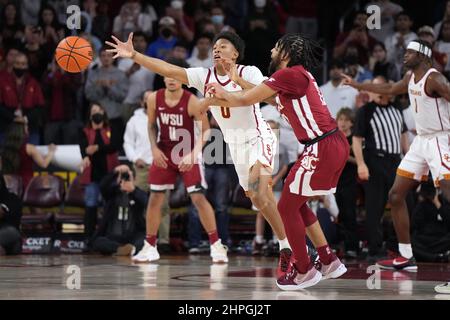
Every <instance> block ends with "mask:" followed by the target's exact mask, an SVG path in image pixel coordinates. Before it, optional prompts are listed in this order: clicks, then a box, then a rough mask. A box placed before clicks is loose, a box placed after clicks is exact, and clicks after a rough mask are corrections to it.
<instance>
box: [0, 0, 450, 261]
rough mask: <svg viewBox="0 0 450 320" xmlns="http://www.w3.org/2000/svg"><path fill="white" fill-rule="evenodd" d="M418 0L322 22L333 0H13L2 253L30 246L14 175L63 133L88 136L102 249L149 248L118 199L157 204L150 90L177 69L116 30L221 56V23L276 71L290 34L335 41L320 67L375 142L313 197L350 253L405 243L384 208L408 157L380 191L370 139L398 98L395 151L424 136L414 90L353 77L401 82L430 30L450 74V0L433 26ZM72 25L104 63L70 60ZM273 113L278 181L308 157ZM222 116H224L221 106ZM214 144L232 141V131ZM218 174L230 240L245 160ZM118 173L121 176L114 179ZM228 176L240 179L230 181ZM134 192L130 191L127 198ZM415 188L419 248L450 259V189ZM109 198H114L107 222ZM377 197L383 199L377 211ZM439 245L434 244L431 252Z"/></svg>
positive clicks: (7, 22)
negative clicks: (61, 48) (381, 114)
mask: <svg viewBox="0 0 450 320" xmlns="http://www.w3.org/2000/svg"><path fill="white" fill-rule="evenodd" d="M409 2H414V1H398V3H397V1H390V0H375V1H356V0H355V1H343V2H342V3H343V4H342V8H340V9H339V10H340V11H337V12H336V16H337V17H336V18H335V20H333V21H332V22H327V23H323V24H321V23H320V21H321V20H320V19H319V18H318V17H319V15H320V14H322V13H323V11H324V10H326V9H327V8H325V7H326V6H327V5H328V2H327V1H321V0H302V1H298V0H246V1H241V0H239V1H238V0H236V1H233V0H229V1H214V0H185V1H182V0H160V1H150V0H142V1H140V0H124V1H118V0H33V1H27V0H16V1H5V0H0V145H1V158H2V171H1V173H2V177H0V254H2V253H5V252H6V253H17V252H20V249H18V247H17V235H18V233H17V232H18V231H19V230H20V217H19V218H17V216H15V217H11V215H12V212H17V214H19V212H20V210H21V208H20V207H19V206H18V205H17V204H15V205H12V204H11V203H12V202H15V201H14V199H13V197H14V196H13V195H11V194H10V193H8V192H6V191H4V190H5V182H4V181H3V175H8V174H15V175H19V176H21V177H22V180H23V184H24V188H25V189H26V187H27V185H28V183H29V181H30V180H31V178H32V176H33V170H34V171H36V169H37V168H38V167H40V168H42V169H45V168H47V167H48V166H49V164H50V162H51V160H52V157H53V155H54V153H55V152H56V150H57V146H58V145H79V146H80V150H81V156H82V159H83V161H82V164H81V166H82V167H83V169H84V170H83V174H82V175H81V176H80V181H81V182H82V183H83V184H84V185H86V190H85V201H84V203H85V212H86V213H85V217H84V226H85V234H86V236H87V237H88V238H89V239H90V247H91V248H94V249H95V250H96V251H99V252H102V253H114V252H116V251H121V252H123V251H124V250H125V249H127V248H129V247H124V245H126V244H133V245H134V246H135V247H139V244H138V242H139V241H141V240H142V234H143V233H142V232H143V231H142V226H143V223H144V222H143V221H141V220H140V219H141V218H142V216H139V215H138V214H137V215H136V216H135V218H133V221H132V222H130V224H129V225H128V226H127V228H126V230H125V231H123V230H122V229H121V230H122V231H123V232H124V234H122V235H121V236H118V235H117V233H118V232H119V233H120V232H122V231H118V229H117V226H118V225H119V224H118V223H116V222H117V221H115V220H114V218H111V217H113V215H111V212H110V210H118V209H117V208H123V207H130V206H131V205H130V203H131V202H133V203H136V204H135V205H134V204H133V209H132V211H133V215H134V213H135V212H136V210H141V211H144V209H143V208H145V207H146V204H145V203H142V201H144V200H142V199H143V198H145V197H146V195H147V194H148V192H149V190H148V184H147V183H146V180H147V174H148V167H149V165H150V164H151V162H152V155H151V150H150V146H149V141H148V136H147V128H146V123H147V116H146V111H145V108H146V105H145V96H146V94H148V93H149V92H152V91H155V90H158V89H160V88H162V87H164V82H163V79H162V78H161V77H160V76H158V75H155V74H154V73H153V72H151V71H149V70H147V69H145V68H143V67H142V66H140V65H138V64H136V63H133V61H132V60H130V59H118V60H114V59H113V55H112V54H111V53H109V52H107V51H106V49H108V47H107V46H105V44H104V42H105V41H106V40H109V39H110V36H111V34H112V35H115V36H116V37H117V38H119V39H121V40H126V39H127V38H128V36H129V34H130V33H131V32H133V33H134V37H133V45H134V48H135V50H137V51H138V52H141V53H145V54H146V55H149V56H152V57H156V58H159V59H163V60H167V59H181V60H183V63H184V65H185V67H212V66H213V60H212V50H211V49H212V45H213V43H212V41H213V38H214V35H216V34H217V33H219V32H221V31H233V32H236V33H238V34H239V35H240V36H241V37H242V38H243V39H244V40H245V43H246V51H245V58H244V61H242V64H248V65H255V66H257V67H258V68H259V69H260V70H261V71H262V72H263V74H267V69H268V65H269V62H270V49H271V48H272V47H273V46H274V44H275V42H276V40H277V39H278V38H279V37H280V35H283V34H284V33H286V32H300V33H302V34H304V35H307V36H309V37H311V38H313V39H317V40H318V41H321V43H322V44H323V46H324V49H325V50H324V51H325V53H326V54H325V56H326V57H327V60H325V59H324V64H323V67H324V68H326V70H327V71H328V72H327V76H326V77H324V78H322V79H321V78H320V77H318V79H319V83H321V84H322V85H321V87H320V88H321V91H322V93H323V96H324V99H325V101H326V103H327V105H328V107H329V110H330V113H331V114H332V116H333V117H335V118H336V120H337V123H338V126H339V129H340V130H342V131H343V132H344V133H345V134H346V136H347V137H348V141H349V143H350V144H353V149H354V150H355V145H354V142H355V141H357V143H358V146H359V149H358V146H356V150H359V151H361V152H358V154H353V152H352V154H351V155H349V160H348V164H347V166H346V168H345V170H344V173H343V174H342V177H341V180H340V182H339V186H338V190H337V193H336V194H335V196H333V197H317V199H314V200H313V201H311V203H310V206H311V207H312V208H313V211H314V212H316V213H317V215H318V217H319V220H320V221H321V224H322V227H323V229H324V231H325V233H326V235H327V237H328V240H329V242H330V243H332V244H333V246H334V248H338V249H340V250H341V251H342V253H343V254H344V255H345V256H347V257H351V258H356V257H358V256H359V257H361V256H363V257H365V255H364V254H363V253H365V251H368V256H367V258H373V259H375V257H377V256H378V255H383V254H386V253H387V251H386V250H387V249H391V248H395V247H396V246H395V245H393V246H389V244H385V240H386V239H387V238H388V237H389V235H388V233H389V230H390V229H389V228H384V229H382V226H384V224H382V221H384V220H386V221H389V218H388V216H389V215H388V214H386V212H387V213H388V208H389V204H388V203H387V204H386V201H387V192H388V191H389V188H390V185H391V184H392V180H393V177H394V175H395V170H388V171H387V176H386V177H385V179H384V180H383V181H382V182H380V183H383V188H381V189H380V190H379V193H380V197H379V199H371V198H370V196H368V194H367V192H368V191H370V190H374V189H373V188H374V186H375V187H376V186H377V184H376V183H377V182H375V181H374V179H375V178H376V177H377V174H376V173H375V172H376V170H379V169H380V168H375V167H374V164H373V162H374V159H373V158H370V157H371V155H370V152H369V151H370V146H371V143H370V142H369V140H370V139H371V138H370V135H371V134H373V133H370V130H369V128H368V127H367V126H368V125H367V121H369V120H368V117H371V116H372V114H373V112H374V111H373V110H375V109H376V108H377V107H386V108H392V109H393V110H394V109H395V110H398V114H399V119H400V120H399V121H400V122H401V123H402V129H401V132H398V134H397V133H394V132H393V137H392V138H393V139H398V141H399V142H398V146H399V148H398V149H397V150H395V151H394V150H391V151H386V153H388V154H395V157H396V158H395V161H397V160H398V159H400V157H401V156H402V154H404V152H405V150H407V147H408V145H409V143H410V142H411V140H412V139H413V137H414V135H415V128H414V121H413V120H412V117H411V110H410V106H409V100H408V97H407V96H398V97H377V96H375V95H373V94H371V93H370V92H358V91H357V90H355V89H353V88H351V87H349V86H344V85H342V84H341V73H346V74H348V75H350V76H351V77H353V78H354V79H355V80H356V81H358V82H364V81H375V82H376V81H379V82H386V81H398V80H399V79H401V78H402V77H403V75H404V74H405V70H404V67H403V55H404V53H405V50H406V47H407V45H408V42H409V41H411V40H414V39H422V40H426V41H428V42H430V44H432V46H433V56H432V57H433V67H435V68H436V69H438V70H439V71H441V72H443V73H444V74H445V75H450V1H445V0H436V1H434V2H433V3H434V4H435V5H436V7H439V8H442V10H441V11H440V12H439V13H436V14H435V15H433V17H429V18H428V20H427V24H423V25H419V24H418V23H417V22H416V20H420V21H423V20H424V19H423V18H420V19H419V17H418V16H417V11H414V12H413V13H412V12H410V11H408V10H407V9H408V8H411V6H412V5H411V3H409ZM371 4H375V5H378V6H380V9H381V17H382V19H381V29H375V30H369V29H368V28H367V23H366V22H367V19H368V17H369V15H368V14H367V13H366V11H365V8H366V7H367V6H368V5H371ZM70 5H78V6H79V7H80V8H81V25H80V29H76V30H69V29H68V28H67V26H66V21H67V19H68V15H67V7H68V6H70ZM330 6H332V7H333V8H336V6H337V5H336V4H332V5H330ZM348 8H353V10H352V11H351V13H352V14H351V15H349V16H347V17H346V18H347V19H346V20H348V21H347V22H348V23H347V25H348V27H345V28H342V29H339V28H338V27H337V25H338V22H339V19H340V18H341V16H343V14H344V12H349V11H348ZM327 10H331V9H327ZM331 11H332V10H331ZM321 12H322V13H321ZM333 23H334V25H333ZM323 25H328V26H330V25H332V27H331V28H330V27H329V28H328V29H332V30H333V32H329V30H325V29H324V27H323ZM69 35H77V36H80V37H83V38H85V39H86V40H88V41H89V42H90V43H91V45H92V48H93V51H94V57H93V62H92V63H91V65H90V66H89V68H88V69H87V70H86V71H84V72H81V73H77V74H71V73H68V72H65V71H64V70H63V69H61V68H60V67H59V66H58V64H57V63H56V61H55V59H54V51H55V48H56V47H57V45H58V43H59V42H60V41H61V40H62V39H63V38H64V37H66V36H69ZM314 73H315V74H316V73H317V74H318V73H320V70H319V71H318V70H314ZM372 109H373V110H372ZM262 112H263V115H264V117H265V118H266V120H268V121H269V123H270V125H271V126H272V128H275V129H277V130H278V131H279V141H280V148H279V150H280V157H279V166H278V168H277V170H276V172H275V174H274V191H275V194H277V192H278V193H279V191H280V190H281V189H280V188H281V186H282V183H283V176H285V175H286V172H287V171H288V170H289V168H290V167H289V164H290V163H293V162H294V161H295V160H296V159H297V157H298V154H299V152H301V151H302V146H301V145H300V144H299V143H298V141H296V138H295V135H294V134H293V132H292V130H291V128H290V126H289V124H287V123H286V122H285V121H284V120H283V118H282V117H281V116H280V115H279V114H278V112H277V111H276V108H275V107H274V106H270V105H265V106H262ZM211 127H213V128H217V124H216V123H215V121H214V118H211ZM355 138H356V140H355ZM364 142H365V143H366V144H365V145H364ZM210 143H219V144H223V145H225V144H224V143H223V140H221V139H220V138H216V139H215V140H214V141H211V142H210ZM38 145H49V152H48V153H47V155H45V156H43V155H41V154H40V153H39V152H38V151H37V149H36V146H38ZM206 147H207V146H206ZM400 147H401V148H400ZM363 149H364V151H362V150H363ZM375 149H376V148H375ZM397 156H398V157H397ZM224 157H225V158H226V155H224ZM358 157H363V158H361V159H362V160H364V161H359V162H360V163H363V164H364V166H363V165H361V164H359V165H357V161H356V160H357V158H358ZM120 159H122V162H124V161H123V159H126V161H127V163H128V164H129V166H127V167H126V168H125V167H122V166H119V165H120ZM361 159H360V160H361ZM92 168H95V170H93V169H92ZM127 168H128V169H127ZM380 170H383V169H380ZM124 172H127V174H126V176H132V182H133V183H132V184H131V185H130V183H129V180H127V179H123V173H124ZM121 177H122V178H121ZM206 177H207V180H208V183H209V188H210V191H208V199H209V200H210V201H211V202H212V204H213V207H214V208H215V210H216V215H217V217H218V218H217V223H218V229H219V235H220V237H221V238H222V242H223V243H228V244H229V245H233V239H232V237H231V236H230V234H229V233H228V224H229V223H230V216H229V211H230V208H231V205H232V201H233V199H232V198H233V196H230V192H231V194H235V192H234V190H235V189H236V188H235V186H236V183H237V181H236V177H235V176H234V172H233V166H232V164H230V162H229V160H228V162H226V161H225V164H224V163H209V164H207V165H206ZM374 183H375V184H374ZM111 185H114V187H108V186H111ZM225 185H226V186H229V187H228V188H223V186H225ZM229 190H231V191H230V192H228V191H229ZM225 191H226V192H225ZM123 194H126V200H123V199H122V196H123ZM143 194H145V197H144V196H143ZM112 198H113V199H114V200H113V202H114V203H111V201H112V200H111V199H112ZM166 198H167V197H166ZM410 198H411V199H410V200H411V201H410V203H409V206H410V207H411V212H412V215H413V217H412V228H413V247H414V249H415V250H417V251H418V252H419V253H418V254H417V258H419V259H423V260H426V261H436V260H439V261H445V260H446V259H447V260H448V257H449V256H450V240H449V238H448V235H449V234H450V232H449V231H450V224H449V221H450V217H449V213H448V212H442V210H440V208H441V207H442V206H441V203H442V201H443V200H442V199H441V198H440V197H439V195H438V192H436V190H434V189H433V187H432V186H429V185H424V187H421V188H420V192H416V193H414V194H411V197H410ZM11 199H13V200H11ZM121 199H122V200H121ZM131 200H133V201H131ZM121 201H122V202H121ZM373 201H376V202H377V204H378V206H377V208H374V207H373V206H372V207H371V208H368V207H367V203H369V204H373V203H374V202H373ZM16 202H17V201H16ZM124 203H125V204H124ZM106 204H108V205H106ZM364 204H366V206H365V205H364ZM169 205H170V204H169V203H167V201H166V204H165V205H164V208H163V213H164V214H163V220H164V219H165V220H166V223H165V224H164V223H163V224H162V226H161V231H160V240H159V241H160V243H161V244H166V245H168V243H169V222H170V215H169V214H168V213H169V211H170V208H169ZM99 207H103V208H104V210H106V211H105V212H104V213H105V214H104V217H103V220H102V221H100V222H98V221H97V211H98V210H97V209H98V208H99ZM106 208H107V209H106ZM374 209H376V210H378V211H377V212H376V213H372V212H373V210H374ZM385 211H386V212H385ZM188 212H189V214H188V216H189V225H188V229H189V232H188V234H189V235H188V241H189V248H190V249H191V250H190V252H191V253H195V252H198V251H199V247H200V242H201V237H200V236H199V235H201V228H200V222H199V218H198V213H196V210H195V208H194V207H193V206H189V208H188ZM368 214H369V215H370V216H368ZM130 216H131V215H130ZM109 218H110V220H108V219H109ZM17 219H19V220H17ZM105 219H106V220H105ZM364 221H365V222H364ZM264 224H265V222H264V220H263V219H262V218H261V217H260V215H259V214H258V215H255V238H254V240H253V251H254V253H255V254H261V253H262V252H264V249H263V248H267V243H269V242H270V243H276V242H274V241H269V240H270V239H271V238H269V237H268V236H267V232H264ZM164 225H165V226H164ZM266 229H267V228H266ZM130 230H131V231H130ZM369 230H370V232H369ZM433 230H437V231H436V232H434V231H433ZM15 231H17V232H15ZM130 232H135V233H136V234H131V235H130V234H129V233H130ZM374 232H375V233H376V234H374ZM203 238H205V237H204V235H203ZM5 239H6V240H5ZM375 242H376V243H375ZM435 243H439V245H433V244H435ZM428 246H430V248H432V249H430V250H428V251H427V250H426V248H428ZM167 247H168V248H167V250H170V248H169V246H167ZM375 247H376V249H375ZM125 251H126V250H125Z"/></svg>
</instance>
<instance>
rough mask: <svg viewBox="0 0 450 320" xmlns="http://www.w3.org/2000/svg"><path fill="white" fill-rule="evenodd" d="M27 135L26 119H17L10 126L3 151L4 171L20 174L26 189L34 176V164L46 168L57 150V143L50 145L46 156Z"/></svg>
mask: <svg viewBox="0 0 450 320" xmlns="http://www.w3.org/2000/svg"><path fill="white" fill-rule="evenodd" d="M27 136H28V128H27V123H26V120H24V121H20V120H16V122H13V123H12V124H10V125H9V126H8V131H7V134H6V136H5V141H4V144H3V148H2V153H1V155H2V164H3V173H5V174H15V175H18V176H20V177H21V178H22V183H23V187H24V189H26V187H27V186H28V184H29V182H30V181H31V179H32V178H33V164H34V163H35V164H36V165H38V166H39V167H40V168H42V169H46V168H47V167H48V166H49V164H50V161H52V159H53V156H54V154H55V151H56V146H55V145H53V144H52V145H49V147H48V152H47V154H46V156H45V157H44V156H42V155H41V153H40V152H39V151H38V150H37V149H36V146H35V145H34V144H31V143H29V142H27Z"/></svg>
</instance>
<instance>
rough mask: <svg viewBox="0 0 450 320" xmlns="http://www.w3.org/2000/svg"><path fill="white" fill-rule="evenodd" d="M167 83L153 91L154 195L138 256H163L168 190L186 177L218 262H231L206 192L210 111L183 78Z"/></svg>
mask: <svg viewBox="0 0 450 320" xmlns="http://www.w3.org/2000/svg"><path fill="white" fill-rule="evenodd" d="M172 62H173V63H174V64H178V65H181V63H182V61H177V60H175V59H174V60H173V61H172ZM164 83H165V85H166V88H165V89H160V90H158V91H156V92H153V93H151V94H150V95H149V97H148V99H147V108H148V109H147V113H148V134H149V138H150V143H151V146H152V154H153V163H152V165H151V167H150V169H149V183H150V191H151V194H150V200H149V204H148V208H147V213H146V226H147V230H146V231H147V236H146V240H145V241H144V247H143V248H142V249H141V251H139V252H138V254H137V255H135V256H133V257H132V260H133V261H136V262H151V261H156V260H159V258H160V256H159V253H158V250H157V246H156V236H157V233H158V228H159V225H160V222H161V208H162V206H163V203H164V197H165V194H166V190H173V189H174V187H175V182H176V179H177V176H178V175H181V177H182V178H183V182H184V185H185V187H186V189H187V191H188V193H189V196H190V198H191V200H192V203H193V204H194V206H195V207H196V208H197V210H198V213H199V217H200V221H201V223H202V225H203V227H204V228H205V230H206V232H207V234H208V237H209V242H210V248H211V251H210V255H211V258H212V261H213V262H214V263H227V262H228V257H227V249H226V248H225V247H224V245H222V243H221V240H220V239H219V237H218V233H217V226H216V219H215V215H214V210H213V208H212V207H211V204H210V203H209V202H208V200H207V199H206V197H205V195H204V190H205V189H206V187H207V186H206V181H205V179H204V172H203V165H202V163H201V161H202V160H201V154H202V148H203V145H204V143H205V142H206V140H207V139H206V138H205V135H206V132H207V131H208V130H209V122H208V118H207V116H206V113H200V112H199V111H198V109H197V108H195V104H196V103H197V102H198V99H197V97H195V96H194V95H193V94H192V93H190V92H189V91H187V90H184V89H183V88H182V85H181V83H180V82H179V81H177V80H175V79H171V78H168V77H165V78H164ZM194 119H195V120H196V121H197V122H199V123H201V131H202V135H201V137H200V138H199V139H197V141H195V140H196V139H195V131H194V130H195V124H196V123H195V122H196V121H194ZM157 132H158V133H159V137H158V138H159V139H157V134H156V133H157Z"/></svg>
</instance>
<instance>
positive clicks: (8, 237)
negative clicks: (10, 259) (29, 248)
mask: <svg viewBox="0 0 450 320" xmlns="http://www.w3.org/2000/svg"><path fill="white" fill-rule="evenodd" d="M0 247H2V248H3V249H4V250H5V252H6V254H19V253H20V252H21V251H22V237H21V236H20V232H19V230H17V229H16V228H14V227H13V226H3V227H0Z"/></svg>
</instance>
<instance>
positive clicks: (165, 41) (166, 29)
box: [145, 16, 178, 60]
mask: <svg viewBox="0 0 450 320" xmlns="http://www.w3.org/2000/svg"><path fill="white" fill-rule="evenodd" d="M175 26H176V23H175V20H174V19H173V18H172V17H168V16H165V17H162V18H161V20H159V37H158V38H157V39H156V40H155V41H153V42H152V43H150V45H149V46H148V48H147V50H146V51H145V54H146V55H147V56H150V57H153V58H158V59H162V60H165V59H166V58H167V57H168V54H169V52H170V50H171V49H172V48H173V47H174V46H175V43H177V41H178V39H177V37H176V36H175V35H174V34H175Z"/></svg>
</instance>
